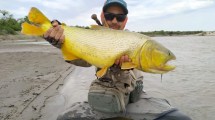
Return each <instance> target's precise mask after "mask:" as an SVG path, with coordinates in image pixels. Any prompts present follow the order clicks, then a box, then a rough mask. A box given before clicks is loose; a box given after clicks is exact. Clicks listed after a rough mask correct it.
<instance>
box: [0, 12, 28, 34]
mask: <svg viewBox="0 0 215 120" xmlns="http://www.w3.org/2000/svg"><path fill="white" fill-rule="evenodd" d="M25 21H28V18H27V16H26V17H25V18H19V19H15V18H14V17H13V15H12V14H10V13H9V12H8V11H6V10H0V35H7V34H17V33H16V31H21V29H22V28H21V24H22V23H23V22H25Z"/></svg>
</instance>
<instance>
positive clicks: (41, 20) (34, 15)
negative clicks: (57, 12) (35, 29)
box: [28, 7, 51, 24]
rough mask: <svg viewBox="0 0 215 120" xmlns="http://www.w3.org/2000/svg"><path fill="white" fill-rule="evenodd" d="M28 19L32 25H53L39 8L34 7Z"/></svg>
mask: <svg viewBox="0 0 215 120" xmlns="http://www.w3.org/2000/svg"><path fill="white" fill-rule="evenodd" d="M28 19H29V21H31V22H32V23H36V24H46V23H49V24H51V22H50V20H49V19H48V18H47V17H46V16H45V15H44V14H43V13H42V12H41V11H40V10H38V9H37V8H35V7H32V8H31V10H30V12H29V14H28Z"/></svg>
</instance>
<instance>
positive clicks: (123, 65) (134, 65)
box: [121, 62, 137, 70]
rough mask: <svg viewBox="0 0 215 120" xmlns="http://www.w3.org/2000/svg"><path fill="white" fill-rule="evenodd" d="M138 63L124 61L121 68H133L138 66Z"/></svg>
mask: <svg viewBox="0 0 215 120" xmlns="http://www.w3.org/2000/svg"><path fill="white" fill-rule="evenodd" d="M136 67H137V65H136V64H134V63H132V62H123V63H122V65H121V69H123V70H126V69H132V68H136Z"/></svg>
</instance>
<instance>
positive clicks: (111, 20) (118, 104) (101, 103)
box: [44, 0, 191, 120]
mask: <svg viewBox="0 0 215 120" xmlns="http://www.w3.org/2000/svg"><path fill="white" fill-rule="evenodd" d="M127 14H128V9H127V4H126V2H125V1H124V0H107V1H106V2H105V4H104V6H103V9H102V12H101V21H102V24H101V23H98V21H97V23H98V24H100V25H103V26H105V27H108V28H111V29H115V30H123V29H124V28H125V25H126V23H127V20H128V16H127ZM92 17H93V19H96V20H98V19H97V18H96V16H92ZM52 25H53V27H52V28H50V29H49V30H48V31H47V32H46V33H45V34H44V38H45V39H46V40H47V41H49V42H50V43H51V44H52V45H53V46H55V47H57V48H61V45H62V44H63V43H64V39H65V36H64V29H63V28H62V27H61V23H60V22H59V21H57V20H53V21H52ZM67 62H69V63H71V64H74V65H77V66H82V67H89V66H91V65H90V64H89V63H87V62H85V61H84V60H80V59H78V60H72V61H67ZM126 62H131V59H130V58H129V56H128V55H126V54H125V55H122V56H121V57H120V58H119V59H117V60H116V61H115V64H114V65H113V66H112V67H110V68H109V69H108V70H107V72H106V73H105V74H104V75H103V76H102V77H101V78H98V79H96V80H94V81H93V82H92V84H91V86H90V90H89V94H88V103H87V104H86V103H81V104H80V109H74V110H73V111H72V110H71V111H72V112H71V114H69V115H68V116H67V117H69V118H71V119H74V118H77V115H78V118H80V119H84V118H88V119H89V118H90V119H105V118H113V117H115V118H118V117H124V119H126V118H131V119H135V120H136V119H146V120H152V119H155V120H191V119H190V118H189V117H188V116H186V115H184V114H182V113H181V112H179V111H178V110H177V109H175V108H173V107H172V106H171V105H170V104H169V102H168V101H167V100H165V99H161V98H155V96H150V95H147V94H146V93H145V92H143V81H142V80H143V76H142V73H141V72H140V71H138V70H136V69H129V70H122V69H121V65H122V64H123V63H126ZM99 70H100V68H97V70H96V71H99ZM104 91H106V92H104ZM108 101H111V102H108ZM83 106H85V109H81V108H82V107H83ZM137 106H139V107H137ZM86 108H88V109H86ZM86 111H88V112H86ZM67 117H65V115H62V116H60V117H59V118H58V119H62V120H63V119H64V118H67ZM78 118H77V119H78Z"/></svg>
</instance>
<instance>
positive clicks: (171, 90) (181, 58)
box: [145, 36, 215, 120]
mask: <svg viewBox="0 0 215 120" xmlns="http://www.w3.org/2000/svg"><path fill="white" fill-rule="evenodd" d="M155 39H156V40H157V41H159V42H160V43H162V44H163V45H164V46H166V47H167V48H169V49H170V50H171V51H172V52H173V53H174V54H175V55H176V57H177V60H176V61H175V62H174V64H176V65H177V68H176V69H175V70H174V71H172V72H169V73H167V74H165V75H164V76H163V80H162V82H160V76H159V75H152V74H145V87H146V89H148V90H154V91H157V92H159V93H160V94H163V95H164V96H166V99H168V100H169V101H170V102H171V104H172V105H173V106H175V107H177V108H179V109H180V110H181V111H183V112H184V113H186V114H188V115H189V116H191V117H192V118H193V119H194V120H214V119H215V116H214V113H215V36H204V37H203V36H196V37H195V36H192V37H191V36H186V37H156V38H155ZM151 82H153V83H155V85H156V88H151V87H153V86H152V83H151ZM147 85H148V86H147ZM153 85H154V84H153Z"/></svg>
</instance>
